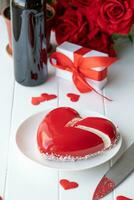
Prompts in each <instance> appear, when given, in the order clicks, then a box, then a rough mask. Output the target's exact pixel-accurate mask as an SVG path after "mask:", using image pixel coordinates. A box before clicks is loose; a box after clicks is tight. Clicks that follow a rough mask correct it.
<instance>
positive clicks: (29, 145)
mask: <svg viewBox="0 0 134 200" xmlns="http://www.w3.org/2000/svg"><path fill="white" fill-rule="evenodd" d="M77 110H78V109H77ZM78 111H79V110H78ZM48 112H50V110H46V111H44V112H40V113H37V114H36V115H33V116H31V117H29V118H28V119H26V120H25V121H24V122H23V123H22V124H21V125H20V126H19V128H18V130H17V133H16V143H17V146H18V148H19V150H20V151H21V153H22V154H24V155H25V156H26V157H28V158H29V159H31V160H33V161H35V162H37V163H39V164H41V165H43V166H46V167H50V168H55V169H60V170H74V171H76V170H84V169H89V168H93V167H96V166H98V165H101V164H103V163H105V162H107V161H108V160H110V159H111V158H113V157H114V156H115V155H116V154H117V152H118V151H119V149H120V147H121V144H122V138H120V140H119V142H118V143H117V145H116V146H115V147H113V148H112V149H110V150H107V151H105V152H104V153H102V154H100V155H97V156H95V157H92V158H89V159H87V160H80V161H75V162H73V161H72V162H71V161H68V162H67V161H65V162H63V161H49V160H45V159H43V157H42V155H41V154H40V152H39V151H38V148H37V142H36V135H37V129H38V126H39V124H40V123H41V121H42V120H43V118H44V116H45V115H46V114H47V113H48ZM79 113H80V114H81V116H83V117H84V116H98V117H103V118H105V117H104V116H102V115H100V114H99V113H96V112H93V111H86V112H79Z"/></svg>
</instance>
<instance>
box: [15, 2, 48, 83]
mask: <svg viewBox="0 0 134 200" xmlns="http://www.w3.org/2000/svg"><path fill="white" fill-rule="evenodd" d="M45 9H46V1H45V0H12V2H11V18H12V29H13V57H14V73H15V79H16V81H17V82H18V83H20V84H22V85H25V86H36V85H40V84H42V83H44V82H45V80H46V79H47V76H48V71H47V52H46V26H45V25H46V15H45V13H46V12H45Z"/></svg>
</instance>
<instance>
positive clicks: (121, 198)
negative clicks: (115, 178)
mask: <svg viewBox="0 0 134 200" xmlns="http://www.w3.org/2000/svg"><path fill="white" fill-rule="evenodd" d="M116 200H133V199H130V198H128V197H125V196H118V197H116Z"/></svg>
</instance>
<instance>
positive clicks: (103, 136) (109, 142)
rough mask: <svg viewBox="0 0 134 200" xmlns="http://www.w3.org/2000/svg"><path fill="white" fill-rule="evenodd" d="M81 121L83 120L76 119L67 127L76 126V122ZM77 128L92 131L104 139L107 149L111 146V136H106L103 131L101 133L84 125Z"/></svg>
mask: <svg viewBox="0 0 134 200" xmlns="http://www.w3.org/2000/svg"><path fill="white" fill-rule="evenodd" d="M81 120H82V119H81V118H74V119H72V120H71V121H70V122H68V123H67V124H66V127H67V126H74V125H75V124H76V122H78V121H81ZM76 128H79V129H82V130H85V131H90V132H91V133H93V134H96V135H97V136H99V137H100V138H101V139H102V141H103V142H104V146H105V148H106V149H107V148H109V147H110V146H111V140H110V138H109V136H108V135H106V134H105V133H103V132H102V131H99V130H97V129H95V128H91V127H87V126H83V125H78V126H76Z"/></svg>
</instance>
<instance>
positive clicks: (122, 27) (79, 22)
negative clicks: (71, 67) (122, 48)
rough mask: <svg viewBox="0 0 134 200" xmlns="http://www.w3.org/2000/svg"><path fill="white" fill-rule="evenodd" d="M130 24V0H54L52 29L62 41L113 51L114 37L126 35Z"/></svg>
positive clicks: (133, 5) (133, 15)
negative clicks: (55, 1) (54, 16)
mask: <svg viewBox="0 0 134 200" xmlns="http://www.w3.org/2000/svg"><path fill="white" fill-rule="evenodd" d="M133 24H134V0H58V1H57V14H56V22H55V27H54V28H55V33H56V40H57V43H58V44H61V43H62V42H64V41H69V42H72V43H76V44H79V45H81V46H84V47H88V48H92V49H96V50H99V51H102V52H106V53H108V54H109V55H115V51H114V39H115V38H118V37H119V36H128V37H129V38H130V39H131V40H132V38H131V33H132V27H133Z"/></svg>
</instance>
